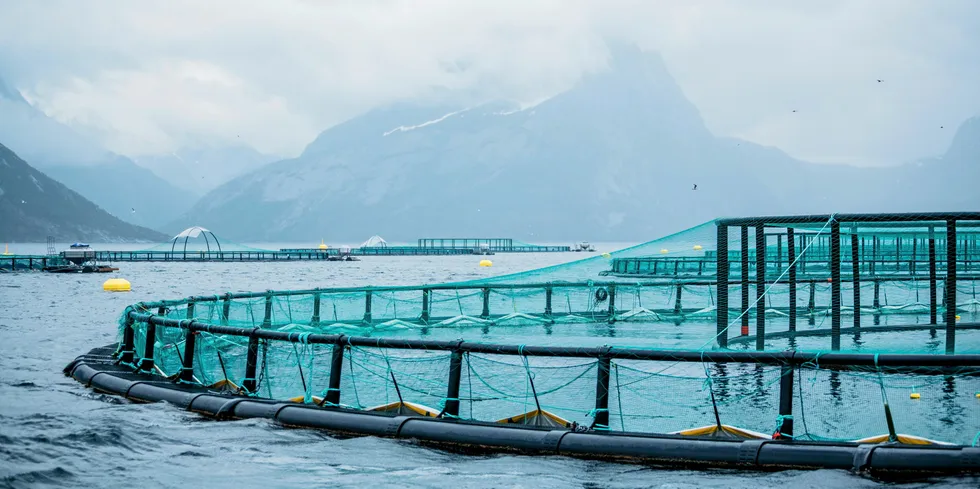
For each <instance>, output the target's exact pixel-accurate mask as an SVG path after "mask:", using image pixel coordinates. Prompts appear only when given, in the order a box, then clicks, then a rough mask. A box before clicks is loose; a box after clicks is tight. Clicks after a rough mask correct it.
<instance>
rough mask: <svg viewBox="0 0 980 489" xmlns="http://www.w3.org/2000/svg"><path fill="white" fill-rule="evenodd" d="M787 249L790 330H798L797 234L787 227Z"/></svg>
mask: <svg viewBox="0 0 980 489" xmlns="http://www.w3.org/2000/svg"><path fill="white" fill-rule="evenodd" d="M786 251H787V253H788V254H789V256H788V259H789V330H790V331H796V236H795V231H794V230H793V228H786Z"/></svg>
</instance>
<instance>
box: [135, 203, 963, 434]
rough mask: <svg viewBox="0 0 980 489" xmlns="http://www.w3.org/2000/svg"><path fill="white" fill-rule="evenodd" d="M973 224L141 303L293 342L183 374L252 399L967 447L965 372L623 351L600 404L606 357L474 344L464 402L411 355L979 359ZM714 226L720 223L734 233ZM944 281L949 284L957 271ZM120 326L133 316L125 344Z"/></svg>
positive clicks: (753, 226) (177, 361)
mask: <svg viewBox="0 0 980 489" xmlns="http://www.w3.org/2000/svg"><path fill="white" fill-rule="evenodd" d="M970 219H974V220H967V219H965V218H964V219H961V220H959V221H958V222H957V224H956V232H955V233H952V234H951V233H950V232H949V231H948V230H947V227H946V226H947V221H946V220H939V221H923V220H921V219H919V220H913V221H909V222H898V221H887V222H880V223H879V222H874V221H862V222H854V221H847V222H843V223H841V222H839V221H838V220H837V219H836V218H834V217H828V218H827V219H826V220H823V221H821V222H814V220H813V219H809V220H806V222H803V223H800V224H798V225H797V224H794V223H793V222H792V221H791V220H786V219H782V220H780V219H769V218H760V219H758V220H755V221H751V222H747V221H738V222H736V223H735V224H731V225H727V228H724V227H719V224H724V223H723V222H709V223H705V224H702V225H700V226H697V227H694V228H691V229H688V230H686V231H683V232H680V233H676V234H673V235H670V236H667V237H665V238H662V239H658V240H654V241H650V242H648V243H644V244H641V245H638V246H634V247H630V248H627V249H624V250H621V251H617V252H612V253H603V254H595V255H593V256H590V257H589V258H586V259H583V260H578V261H573V262H570V263H566V264H562V265H556V266H553V267H547V268H543V269H539V270H532V271H528V272H522V273H518V274H510V275H505V276H497V277H486V278H481V279H477V280H470V281H465V282H458V283H451V284H425V285H418V286H411V287H365V288H350V289H323V290H308V291H269V292H265V293H261V292H260V293H254V294H224V295H216V296H212V297H196V298H191V299H187V300H181V301H171V302H161V303H154V304H144V305H137V306H136V307H134V308H133V310H136V311H142V312H149V313H153V314H155V315H157V316H163V317H167V318H170V319H179V320H185V319H194V320H196V321H198V322H204V323H208V324H212V325H220V326H230V327H238V328H245V329H247V330H252V329H253V328H262V329H267V330H275V331H282V332H290V333H293V335H291V336H290V337H289V338H290V340H289V341H272V340H260V341H259V343H258V353H257V355H256V357H255V359H256V375H255V378H254V379H247V378H246V375H247V374H246V368H245V364H246V362H247V358H248V338H247V337H245V336H240V335H239V336H236V335H232V334H212V333H210V332H201V333H199V334H198V337H197V338H196V342H195V349H194V356H193V377H192V378H191V379H190V380H188V379H184V380H185V381H191V382H197V383H201V384H204V385H214V386H221V387H226V388H228V389H232V390H236V389H237V390H238V391H240V392H244V391H243V390H242V389H243V388H244V386H245V385H246V383H247V382H249V381H253V382H254V388H252V389H251V391H250V392H248V394H249V395H256V396H262V397H269V398H274V399H293V400H295V401H297V402H306V403H317V404H321V405H329V404H328V403H327V402H326V398H327V397H328V394H331V393H332V394H336V393H337V392H339V394H340V395H339V399H338V402H336V404H338V405H341V406H345V407H349V408H353V409H374V410H380V411H383V412H387V413H389V414H397V413H402V414H406V413H407V414H415V415H431V416H437V415H443V416H445V415H447V412H448V411H447V410H450V411H455V414H453V413H449V414H450V415H452V416H458V417H461V418H466V419H475V420H481V421H488V422H497V421H503V422H511V423H523V424H534V425H538V426H563V425H565V424H568V425H569V426H581V427H586V428H591V429H609V430H614V431H636V432H651V433H674V432H683V433H687V434H697V435H704V436H743V437H745V436H748V437H751V436H763V437H770V436H772V435H773V433H775V432H776V431H778V430H779V429H780V426H782V424H783V423H784V422H785V420H786V419H788V418H790V417H791V418H792V419H793V420H794V421H795V426H794V435H793V436H794V437H796V438H798V439H808V440H834V441H840V440H857V439H861V438H867V437H874V436H879V435H886V438H887V435H889V427H888V423H887V422H886V420H887V416H886V414H885V412H886V409H885V406H886V405H888V406H890V413H891V418H892V421H893V426H894V427H895V429H896V431H897V433H902V434H909V435H917V436H920V437H925V438H929V439H934V440H940V441H945V442H950V443H959V444H970V443H972V442H973V440H974V438H975V437H976V435H977V433H978V432H980V376H977V375H976V373H977V372H975V371H974V370H971V369H965V370H964V369H960V370H955V371H952V370H950V371H945V372H939V373H937V371H936V369H934V368H925V367H923V368H921V369H919V368H915V367H914V366H912V367H909V368H904V369H902V370H901V371H896V370H889V369H877V368H868V367H862V368H842V367H834V368H827V367H824V366H821V365H820V362H819V361H816V362H814V363H812V364H807V365H803V366H800V365H797V366H796V367H794V368H792V369H789V370H786V369H784V368H783V366H779V365H776V366H766V365H761V364H753V363H751V362H745V363H737V362H729V363H707V362H692V361H689V362H681V361H676V362H664V361H648V360H641V359H638V358H637V359H629V358H626V359H623V358H616V359H614V360H612V361H611V362H609V364H608V369H609V370H608V382H607V384H606V388H607V390H608V397H607V398H606V399H605V401H602V402H603V403H605V407H601V406H600V404H601V403H600V401H599V400H598V398H599V396H598V391H599V386H598V385H597V376H599V378H602V375H604V374H603V372H604V368H605V367H603V366H602V363H601V360H600V359H598V358H596V357H594V356H592V357H590V356H581V357H568V358H566V357H549V356H527V355H523V354H518V355H504V354H482V353H481V354H477V353H469V352H467V353H464V354H462V357H461V359H460V363H459V365H460V366H459V368H460V370H459V386H458V387H459V393H458V394H457V396H456V397H455V398H450V397H448V396H449V394H448V392H449V391H450V390H451V387H452V386H450V382H451V380H450V379H451V375H450V371H451V370H452V368H453V367H452V365H453V361H452V355H453V354H452V353H451V352H450V351H445V350H439V349H426V348H425V347H424V346H417V345H422V343H418V340H432V341H440V340H442V341H466V342H469V343H492V344H504V345H536V346H549V345H550V346H574V347H582V348H585V347H600V346H610V347H615V348H617V349H618V350H619V351H629V350H630V349H648V350H678V351H694V352H706V351H718V350H734V351H755V350H763V351H780V352H782V351H787V350H794V351H799V352H810V353H821V354H822V353H825V352H828V353H829V352H835V351H840V352H855V353H868V354H885V353H905V354H911V353H917V354H937V355H941V354H952V353H955V354H969V353H980V327H978V324H977V323H978V320H980V300H978V297H977V288H978V287H977V282H978V281H980V246H978V243H980V232H978V231H980V221H977V220H975V218H974V217H973V215H970ZM838 226H839V238H838V239H839V241H838V244H839V246H837V247H835V246H832V243H833V240H834V237H835V236H838V234H837V233H838V229H837V228H838ZM719 229H725V232H726V234H724V235H723V236H722V237H721V238H722V239H719V236H718V234H717V233H718V232H719ZM760 231H761V233H762V234H759V235H756V233H757V232H760ZM951 236H952V237H953V238H954V239H955V245H956V250H955V252H954V253H952V255H953V259H954V261H953V262H952V265H950V264H949V263H948V260H947V257H948V254H949V253H948V251H949V247H948V243H947V240H948V239H949V238H950V237H951ZM719 242H722V243H723V244H724V245H726V246H727V251H723V252H722V254H721V256H722V257H727V264H728V267H729V275H728V277H727V281H726V280H721V281H719V276H718V270H719V267H721V266H724V265H723V263H722V262H723V261H725V260H719V247H718V243H719ZM760 246H761V247H760ZM791 248H792V250H791ZM933 270H934V272H933ZM743 272H744V274H743ZM951 272H955V280H953V279H952V278H949V279H947V277H950V274H951ZM835 282H836V283H835ZM949 284H952V288H950V289H949V290H947V286H948V285H949ZM835 291H839V294H840V295H839V297H838V300H837V301H834V297H833V296H834V292H835ZM954 291H955V294H954V293H953V292H954ZM719 294H724V295H726V296H727V302H728V308H727V309H726V310H722V311H719V310H718V303H719V300H720V297H719ZM793 294H795V299H792V298H791V297H792V295H793ZM948 299H952V300H953V302H951V303H950V302H948ZM722 313H724V314H722ZM726 316H727V317H726ZM949 316H954V319H953V322H952V323H951V324H953V326H952V327H949V328H948V327H947V324H945V323H946V319H947V318H948V317H949ZM760 318H762V320H761V322H760ZM126 324H127V323H126V320H125V317H124V320H123V322H122V323H121V333H120V334H121V339H125V338H124V330H125V326H126ZM133 331H134V333H135V334H134V342H133V343H134V345H133V350H134V364H136V365H139V364H140V363H141V361H142V360H143V356H144V354H145V352H146V351H147V348H146V341H147V339H146V337H145V336H146V331H147V323H146V322H145V321H141V322H137V323H136V324H134V325H133ZM310 334H342V335H348V336H357V337H369V338H378V339H399V340H413V341H415V343H412V344H413V345H416V346H413V347H405V348H382V347H368V346H364V345H361V346H353V347H352V346H350V345H349V344H344V343H338V344H333V345H324V344H309V342H308V338H309V335H310ZM186 341H187V330H186V324H185V325H184V326H173V325H169V326H159V327H157V328H156V331H155V333H154V338H153V342H154V343H153V344H154V347H153V348H152V351H153V363H154V365H155V369H156V372H157V373H158V374H160V375H164V376H172V377H173V376H177V375H178V374H179V373H180V372H181V366H182V361H183V357H184V356H185V355H184V353H185V352H186V344H185V342H186ZM954 341H955V344H954ZM379 345H380V343H379ZM341 350H342V352H343V362H342V371H341V375H340V381H339V384H338V386H337V389H339V390H338V391H331V388H330V384H329V377H330V372H331V360H332V357H333V352H334V351H337V352H338V353H339V352H340V351H341ZM818 358H819V357H818ZM876 358H877V357H876ZM787 375H790V376H792V377H793V379H792V380H793V382H792V396H793V399H794V401H793V403H792V414H791V415H790V414H787V413H783V415H780V414H779V413H780V400H781V394H780V386H781V384H782V383H783V382H784V381H785V380H786V376H787ZM913 394H915V396H913ZM456 403H458V410H457V409H456V408H455V407H453V405H454V404H456ZM719 426H725V427H732V428H730V429H729V428H726V429H723V430H719V429H717V428H718V427H719ZM697 428H704V429H702V430H697ZM692 429H695V431H689V430H692ZM686 430H687V431H686ZM726 430H727V431H726Z"/></svg>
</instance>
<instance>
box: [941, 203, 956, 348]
mask: <svg viewBox="0 0 980 489" xmlns="http://www.w3.org/2000/svg"><path fill="white" fill-rule="evenodd" d="M943 289H944V290H945V292H946V311H945V312H946V354H948V355H952V354H953V353H956V219H947V220H946V284H945V285H944V286H943Z"/></svg>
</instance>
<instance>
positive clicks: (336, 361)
mask: <svg viewBox="0 0 980 489" xmlns="http://www.w3.org/2000/svg"><path fill="white" fill-rule="evenodd" d="M341 336H342V335H341ZM344 348H346V347H345V346H344V345H343V344H342V343H340V342H338V343H337V344H335V345H333V351H332V352H331V353H330V381H329V384H327V395H326V396H324V397H323V403H324V404H326V405H328V406H339V405H340V374H341V373H343V371H344Z"/></svg>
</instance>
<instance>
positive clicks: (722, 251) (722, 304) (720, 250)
mask: <svg viewBox="0 0 980 489" xmlns="http://www.w3.org/2000/svg"><path fill="white" fill-rule="evenodd" d="M716 244H717V246H716V247H715V248H716V249H717V251H716V252H715V254H716V257H715V260H716V262H715V268H716V269H717V271H718V280H717V281H716V286H715V288H716V290H715V293H716V295H717V296H718V301H717V306H716V309H715V311H716V314H715V322H716V327H717V333H716V338H717V340H718V346H720V347H721V348H727V347H728V276H729V274H728V226H725V225H718V232H717V237H716Z"/></svg>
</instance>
